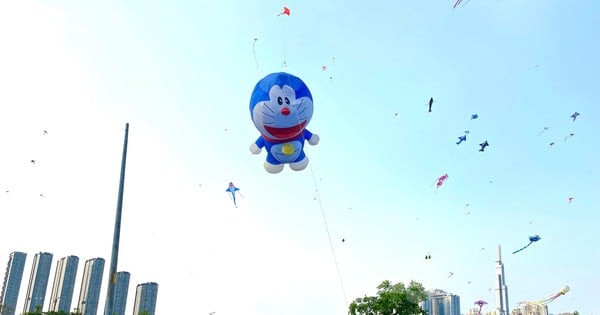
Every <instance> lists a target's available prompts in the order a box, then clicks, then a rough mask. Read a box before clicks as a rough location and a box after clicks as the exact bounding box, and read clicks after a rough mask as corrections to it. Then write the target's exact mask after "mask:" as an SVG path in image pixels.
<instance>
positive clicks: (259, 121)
mask: <svg viewBox="0 0 600 315" xmlns="http://www.w3.org/2000/svg"><path fill="white" fill-rule="evenodd" d="M312 115H313V98H312V94H311V93H310V90H309V89H308V87H307V86H306V84H305V83H304V82H303V81H302V80H301V79H300V78H298V77H296V76H294V75H291V74H289V73H286V72H277V73H271V74H269V75H267V76H266V77H264V78H262V79H261V80H260V81H258V83H257V84H256V86H255V87H254V90H253V91H252V96H251V98H250V117H251V118H252V122H253V123H254V126H255V127H256V129H258V131H259V132H260V136H259V137H258V139H257V140H256V141H255V142H253V143H252V144H251V145H250V152H252V154H259V153H260V151H261V150H262V148H263V147H264V148H265V149H266V151H267V158H266V161H265V162H264V168H265V170H266V171H267V172H269V173H271V174H275V173H279V172H281V171H282V170H283V166H284V164H289V167H290V168H291V169H292V170H294V171H301V170H303V169H305V168H306V167H307V166H308V157H307V156H306V155H305V154H304V141H305V140H306V141H307V142H308V143H309V144H310V145H316V144H317V143H319V136H318V135H316V134H312V133H311V132H310V131H308V130H307V129H305V128H306V125H308V123H309V122H310V120H311V118H312Z"/></svg>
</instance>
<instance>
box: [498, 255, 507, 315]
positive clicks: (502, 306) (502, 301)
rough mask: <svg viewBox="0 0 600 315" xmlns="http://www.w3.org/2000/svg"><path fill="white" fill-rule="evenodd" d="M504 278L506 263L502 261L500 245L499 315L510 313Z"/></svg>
mask: <svg viewBox="0 0 600 315" xmlns="http://www.w3.org/2000/svg"><path fill="white" fill-rule="evenodd" d="M505 281H506V280H505V278H504V264H503V263H502V252H501V249H500V245H498V260H496V279H495V282H496V290H495V291H496V310H497V311H498V315H509V314H510V309H509V308H508V305H509V304H508V292H507V288H506V282H505Z"/></svg>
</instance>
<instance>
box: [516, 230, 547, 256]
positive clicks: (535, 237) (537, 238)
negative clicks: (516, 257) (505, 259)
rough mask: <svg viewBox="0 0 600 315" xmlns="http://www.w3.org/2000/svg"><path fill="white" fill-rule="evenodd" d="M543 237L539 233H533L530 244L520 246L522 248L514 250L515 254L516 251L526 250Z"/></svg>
mask: <svg viewBox="0 0 600 315" xmlns="http://www.w3.org/2000/svg"><path fill="white" fill-rule="evenodd" d="M541 239H542V238H541V237H540V236H539V235H537V234H536V235H533V236H530V237H529V244H527V245H525V246H524V247H522V248H520V249H518V250H516V251H514V252H513V254H516V253H518V252H520V251H522V250H524V249H525V248H527V247H529V245H531V244H533V242H537V241H539V240H541Z"/></svg>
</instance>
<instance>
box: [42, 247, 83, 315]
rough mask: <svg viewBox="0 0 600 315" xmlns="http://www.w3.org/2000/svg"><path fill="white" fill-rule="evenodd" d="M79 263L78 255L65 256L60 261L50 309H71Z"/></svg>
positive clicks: (67, 310) (56, 310)
mask: <svg viewBox="0 0 600 315" xmlns="http://www.w3.org/2000/svg"><path fill="white" fill-rule="evenodd" d="M78 265H79V257H77V256H67V257H63V258H61V259H60V260H59V261H58V263H57V265H56V272H55V274H54V284H53V285H52V294H51V296H50V306H49V308H48V310H49V311H53V312H59V311H65V312H70V311H71V303H72V301H73V290H74V289H75V277H76V276H77V266H78Z"/></svg>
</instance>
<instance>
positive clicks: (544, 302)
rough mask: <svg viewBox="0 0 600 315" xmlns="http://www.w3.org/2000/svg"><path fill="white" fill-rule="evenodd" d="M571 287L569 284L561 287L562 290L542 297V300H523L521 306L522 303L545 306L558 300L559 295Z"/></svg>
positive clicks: (520, 303)
mask: <svg viewBox="0 0 600 315" xmlns="http://www.w3.org/2000/svg"><path fill="white" fill-rule="evenodd" d="M569 290H570V288H569V286H568V285H566V286H564V287H563V288H562V289H560V291H558V292H556V293H554V294H551V295H548V296H547V297H545V298H543V299H541V300H535V301H521V302H519V304H518V305H519V306H521V305H539V306H544V305H547V304H548V303H550V302H552V301H554V300H556V299H557V298H558V297H560V296H561V295H565V294H566V293H567V292H569Z"/></svg>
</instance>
